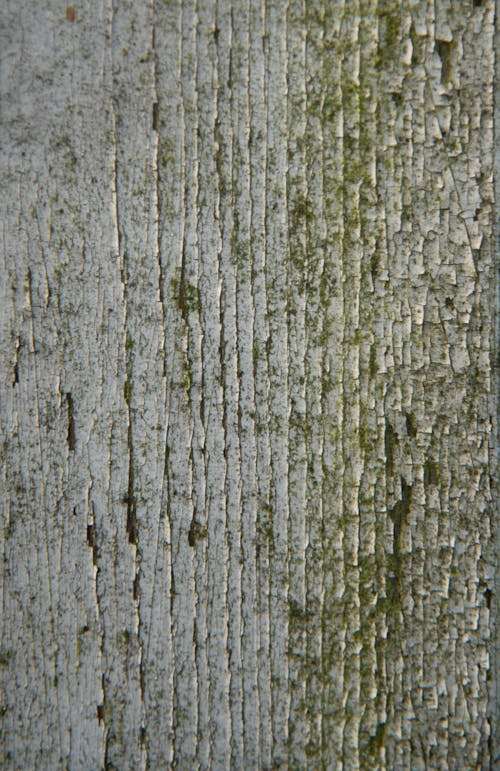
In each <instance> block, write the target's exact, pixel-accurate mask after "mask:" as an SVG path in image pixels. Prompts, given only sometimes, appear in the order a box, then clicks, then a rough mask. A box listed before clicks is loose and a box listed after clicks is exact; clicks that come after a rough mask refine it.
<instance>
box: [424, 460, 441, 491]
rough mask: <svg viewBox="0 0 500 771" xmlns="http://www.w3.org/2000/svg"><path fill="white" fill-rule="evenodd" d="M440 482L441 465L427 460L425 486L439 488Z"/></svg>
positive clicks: (425, 464)
mask: <svg viewBox="0 0 500 771" xmlns="http://www.w3.org/2000/svg"><path fill="white" fill-rule="evenodd" d="M439 480H440V473H439V463H437V462H436V461H435V460H426V461H425V463H424V485H425V486H426V487H437V486H438V485H439Z"/></svg>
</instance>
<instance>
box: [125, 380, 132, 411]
mask: <svg viewBox="0 0 500 771" xmlns="http://www.w3.org/2000/svg"><path fill="white" fill-rule="evenodd" d="M131 396H132V384H131V382H130V380H129V379H128V378H126V380H125V382H124V384H123V397H124V399H125V401H126V402H127V404H128V405H129V406H130V397H131Z"/></svg>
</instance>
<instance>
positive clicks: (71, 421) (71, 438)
mask: <svg viewBox="0 0 500 771" xmlns="http://www.w3.org/2000/svg"><path fill="white" fill-rule="evenodd" d="M66 402H67V405H68V447H69V449H70V451H71V452H73V451H74V449H75V447H76V433H75V418H74V411H75V409H74V402H73V397H72V395H71V394H70V393H67V394H66Z"/></svg>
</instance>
